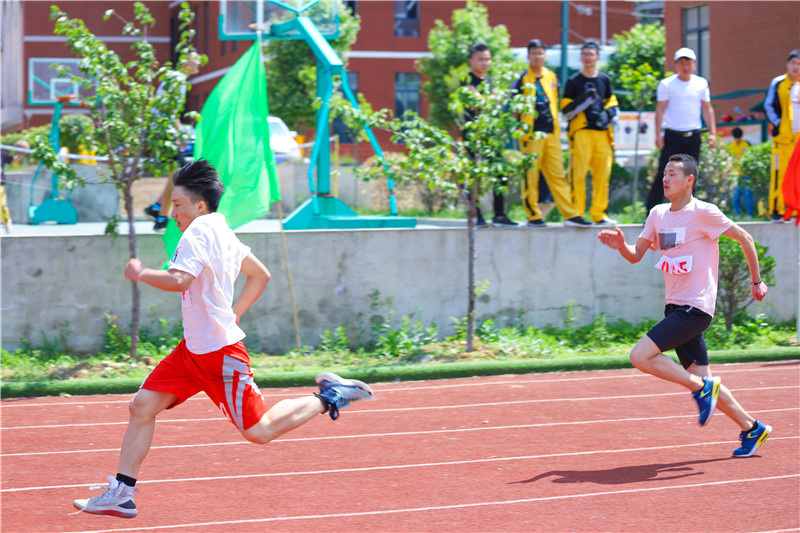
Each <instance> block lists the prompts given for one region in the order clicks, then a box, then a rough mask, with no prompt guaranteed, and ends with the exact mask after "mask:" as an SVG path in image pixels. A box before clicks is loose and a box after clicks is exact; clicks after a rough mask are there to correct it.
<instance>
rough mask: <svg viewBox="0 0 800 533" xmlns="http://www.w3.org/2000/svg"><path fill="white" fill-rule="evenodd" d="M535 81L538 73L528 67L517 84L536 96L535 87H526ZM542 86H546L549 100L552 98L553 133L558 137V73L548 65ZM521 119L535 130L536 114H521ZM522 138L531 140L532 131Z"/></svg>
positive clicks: (559, 130) (543, 69) (525, 92)
mask: <svg viewBox="0 0 800 533" xmlns="http://www.w3.org/2000/svg"><path fill="white" fill-rule="evenodd" d="M535 83H536V75H535V74H534V73H533V72H532V71H531V68H530V67H528V68H527V69H526V70H525V72H523V73H522V75H521V76H520V78H519V79H518V80H517V84H515V85H518V87H519V88H521V89H522V91H523V94H525V95H532V96H536V88H535V87H530V88H526V87H525V86H526V85H528V84H530V85H532V86H533V85H534V84H535ZM542 87H543V88H544V93H545V94H546V95H547V98H548V100H550V112H551V114H552V115H553V133H554V134H555V136H556V137H558V136H559V135H560V134H561V128H560V126H559V124H558V78H557V77H556V73H555V72H553V71H552V70H550V69H549V68H547V67H542ZM519 119H520V121H521V122H524V123H525V124H528V125H529V126H530V128H531V131H533V122H534V115H528V114H524V113H523V114H522V115H520V118H519ZM521 140H523V141H529V140H531V135H530V133H528V134H527V135H525V136H524V137H522V138H521Z"/></svg>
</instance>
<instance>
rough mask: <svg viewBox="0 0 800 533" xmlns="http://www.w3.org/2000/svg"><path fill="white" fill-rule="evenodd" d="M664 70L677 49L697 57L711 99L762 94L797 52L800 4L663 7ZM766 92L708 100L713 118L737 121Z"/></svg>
mask: <svg viewBox="0 0 800 533" xmlns="http://www.w3.org/2000/svg"><path fill="white" fill-rule="evenodd" d="M664 26H665V29H666V37H667V50H666V53H667V69H670V68H671V67H672V65H673V60H672V54H674V53H675V50H677V49H678V48H680V47H681V46H689V47H691V48H693V49H694V50H695V51H696V52H697V56H698V57H697V60H698V74H700V75H702V76H703V77H705V78H706V79H708V80H709V85H710V88H711V94H712V96H719V95H724V94H729V93H735V92H739V91H749V90H762V91H763V92H764V93H766V90H767V87H768V86H769V82H770V81H771V80H772V78H774V77H775V76H778V75H779V74H783V73H785V72H786V57H787V56H788V55H789V52H790V51H792V50H793V49H796V48H800V2H796V1H789V2H770V1H762V2H704V3H700V2H689V1H669V2H664ZM764 93H758V94H751V95H746V96H742V97H740V98H735V99H728V100H721V99H717V100H712V101H713V103H714V107H715V111H716V116H717V119H718V120H722V117H724V116H725V115H731V116H732V117H735V116H736V115H737V113H736V112H735V110H734V108H735V107H739V108H740V109H741V111H742V112H747V110H748V109H750V108H751V107H753V106H755V105H757V104H759V103H760V102H762V101H763V100H764Z"/></svg>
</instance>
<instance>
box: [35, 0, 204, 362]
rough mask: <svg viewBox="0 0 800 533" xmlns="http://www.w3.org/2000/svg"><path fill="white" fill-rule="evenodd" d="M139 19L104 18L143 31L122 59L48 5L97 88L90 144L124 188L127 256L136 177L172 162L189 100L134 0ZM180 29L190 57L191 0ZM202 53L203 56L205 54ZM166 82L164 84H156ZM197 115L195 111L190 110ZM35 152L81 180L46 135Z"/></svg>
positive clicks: (181, 46) (135, 321)
mask: <svg viewBox="0 0 800 533" xmlns="http://www.w3.org/2000/svg"><path fill="white" fill-rule="evenodd" d="M133 8H134V20H133V21H132V22H129V21H127V20H125V19H123V18H122V17H121V16H119V15H118V14H117V13H115V12H114V10H113V9H109V10H107V11H106V12H105V15H104V18H105V20H108V19H109V18H111V17H112V16H116V17H117V18H118V19H120V20H121V21H122V22H123V23H124V26H123V28H122V33H123V34H124V35H130V36H132V37H138V38H139V39H138V40H137V41H136V42H134V43H133V44H132V45H131V48H132V49H133V50H134V52H135V55H136V59H134V60H133V61H129V62H128V63H123V62H122V60H121V59H120V58H119V56H118V55H117V54H116V53H115V52H113V51H112V50H109V49H108V47H107V46H106V45H105V44H104V43H103V41H101V40H100V39H98V38H97V37H96V36H95V35H93V34H92V33H91V32H90V31H89V30H88V29H87V28H86V26H85V25H84V23H83V21H82V20H80V19H75V18H70V17H69V16H67V14H66V13H64V12H63V11H61V10H60V9H59V8H58V6H53V7H52V8H51V13H50V17H51V19H53V20H55V32H54V33H55V34H56V35H63V36H65V37H66V38H67V45H68V46H69V47H70V48H71V49H72V51H73V52H74V53H75V55H76V56H78V57H79V58H80V62H79V69H80V71H81V73H82V74H83V76H84V77H82V78H77V77H76V78H75V81H76V82H79V83H82V84H84V85H86V86H91V87H92V88H93V89H94V95H93V96H91V97H89V98H88V99H87V100H86V102H85V105H87V106H88V107H89V108H90V110H91V117H92V120H93V122H94V136H93V137H89V138H88V139H86V140H87V144H88V145H89V146H88V147H89V148H92V149H96V150H97V151H98V155H101V156H106V157H107V158H108V163H107V165H108V170H107V175H106V176H105V179H107V180H108V181H110V182H112V183H114V185H116V187H117V189H118V190H119V191H120V194H121V195H122V197H123V199H124V202H125V211H126V213H127V218H128V244H129V249H130V257H131V258H133V257H137V255H138V254H137V251H136V229H135V226H134V212H133V196H132V195H131V187H132V185H133V182H134V181H136V180H137V179H139V178H140V177H142V176H144V175H152V174H155V175H164V174H165V173H168V172H169V171H170V170H172V168H171V166H172V155H173V154H175V153H177V151H178V145H177V143H176V141H177V139H176V134H175V132H174V131H173V130H174V128H175V123H176V121H177V120H178V119H179V117H180V115H181V112H182V110H183V104H184V101H183V100H184V97H183V94H184V88H186V87H187V82H186V77H185V76H183V75H182V74H181V73H180V72H179V71H177V70H175V69H174V68H173V65H172V64H171V63H170V62H165V63H159V62H158V59H157V58H156V55H155V50H154V48H153V44H152V43H151V42H150V41H149V40H148V31H149V29H150V28H151V27H152V26H153V25H154V24H155V19H154V18H153V16H152V15H151V14H150V11H149V10H148V9H147V7H146V6H145V5H144V4H142V3H141V2H136V3H134V4H133ZM178 19H179V20H180V26H179V31H180V36H179V39H178V42H177V44H176V47H175V51H176V52H177V54H178V57H179V58H180V59H179V62H182V61H185V60H186V59H187V57H188V54H189V52H190V50H191V43H192V41H193V39H194V34H195V32H194V30H192V29H190V28H189V25H190V24H191V22H192V20H193V19H194V15H193V14H192V11H191V9H190V8H189V5H188V4H187V3H185V2H184V3H182V4H181V9H180V12H179V14H178ZM204 59H205V58H203V60H204ZM160 84H163V90H161V91H158V92H157V88H158V86H159V85H160ZM188 115H189V116H190V117H192V118H194V117H196V116H197V115H196V114H191V113H190V114H188ZM36 144H37V148H36V154H37V155H38V156H39V157H41V158H42V159H43V161H45V163H46V164H47V165H48V166H49V167H50V168H53V169H54V170H56V171H58V172H59V174H60V175H62V176H63V177H64V182H65V184H66V186H67V187H71V186H74V185H76V184H77V183H78V179H77V178H76V176H75V173H74V171H73V170H72V168H71V167H70V166H69V165H65V164H63V163H60V162H59V161H57V159H56V157H55V156H56V154H55V153H53V150H52V148H51V147H50V146H49V144H47V142H46V140H45V139H44V138H43V137H39V138H38V140H37V143H36ZM131 286H132V291H133V301H132V309H131V346H130V353H131V357H135V356H136V349H137V345H138V340H139V307H140V303H139V300H140V298H139V286H138V284H137V283H132V284H131Z"/></svg>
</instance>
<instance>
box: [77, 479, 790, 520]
mask: <svg viewBox="0 0 800 533" xmlns="http://www.w3.org/2000/svg"><path fill="white" fill-rule="evenodd" d="M796 477H800V474H787V475H783V476H769V477H759V478H744V479H728V480H724V481H710V482H707V483H692V484H686V485H670V486H668V487H641V488H637V489H622V490H607V491H601V492H589V493H583V494H567V495H561V496H542V497H539V498H523V499H517V500H504V501H484V502H473V503H461V504H452V505H435V506H428V507H408V508H405V509H383V510H375V511H360V512H355V513H335V514H321V515H297V516H274V517H269V518H252V519H244V520H221V521H218V522H195V523H185V524H170V525H164V526H149V527H132V528H120V529H116V528H115V529H98V530H94V531H82V532H80V533H111V532H117V531H151V530H159V529H176V528H198V527H209V526H225V525H234V524H263V523H267V522H288V521H295V520H320V519H331V518H355V517H360V516H378V515H391V514H402V513H417V512H429V511H447V510H451V509H469V508H475V507H489V506H500V505H518V504H524V503H537V502H546V501H555V500H572V499H577V498H594V497H598V496H614V495H618V494H642V493H647V492H657V491H663V490H676V489H697V488H701V487H714V486H721V485H733V484H742V483H759V482H766V481H777V480H782V479H790V478H796ZM74 533H79V532H74Z"/></svg>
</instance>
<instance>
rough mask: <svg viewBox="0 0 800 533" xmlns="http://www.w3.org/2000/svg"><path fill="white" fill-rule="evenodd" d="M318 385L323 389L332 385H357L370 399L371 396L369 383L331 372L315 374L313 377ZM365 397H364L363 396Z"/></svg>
mask: <svg viewBox="0 0 800 533" xmlns="http://www.w3.org/2000/svg"><path fill="white" fill-rule="evenodd" d="M314 380H315V381H316V382H317V385H319V390H321V391H324V390H326V389H329V388H331V387H333V386H334V385H337V384H339V385H344V386H346V387H357V388H359V389H362V390H364V391H366V392H367V393H368V394H369V397H370V399H371V398H372V389H371V388H370V386H369V385H367V384H366V383H364V382H363V381H359V380H357V379H345V378H343V377H340V376H337V375H336V374H334V373H333V372H323V373H321V374H317V377H316V378H314ZM325 382H328V383H330V385H325ZM365 399H366V398H365Z"/></svg>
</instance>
